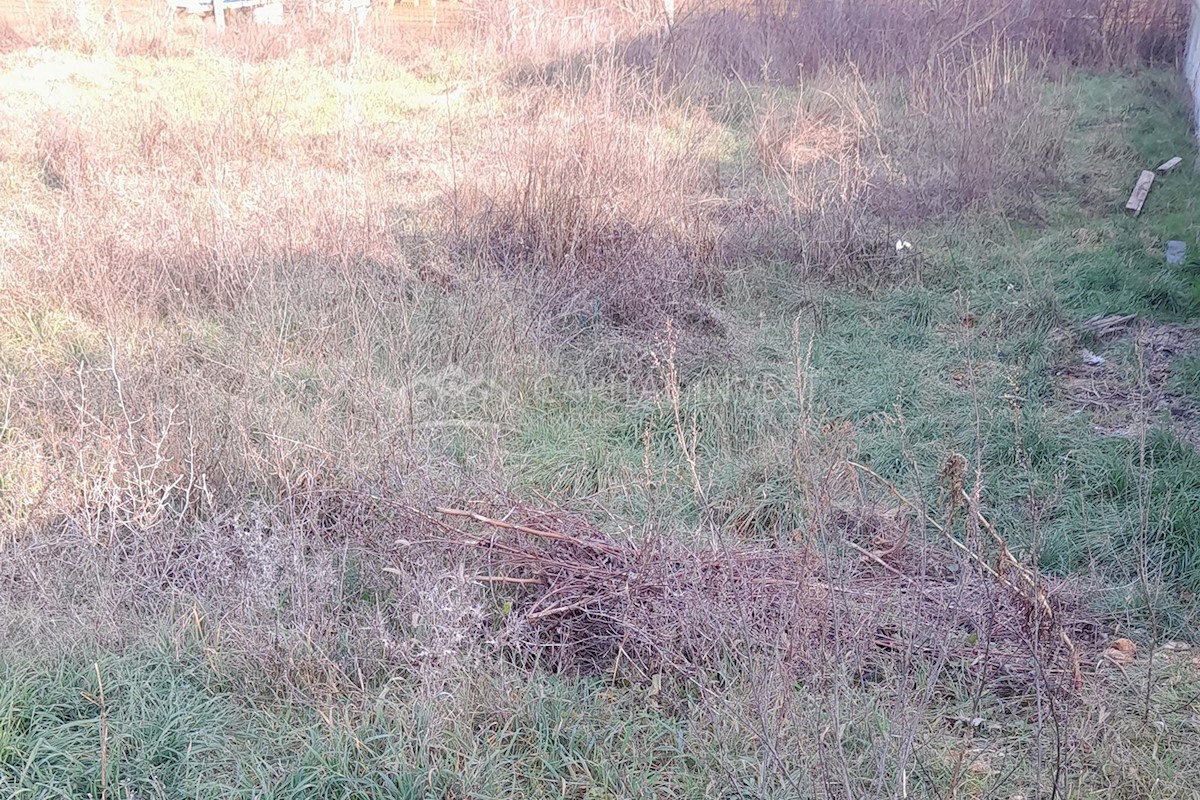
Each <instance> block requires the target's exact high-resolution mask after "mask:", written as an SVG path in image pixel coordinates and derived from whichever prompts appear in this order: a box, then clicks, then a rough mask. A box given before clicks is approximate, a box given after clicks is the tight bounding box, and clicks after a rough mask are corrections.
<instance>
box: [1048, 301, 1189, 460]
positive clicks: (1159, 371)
mask: <svg viewBox="0 0 1200 800" xmlns="http://www.w3.org/2000/svg"><path fill="white" fill-rule="evenodd" d="M1080 333H1081V336H1080V337H1079V338H1078V339H1077V341H1076V342H1075V345H1076V346H1075V347H1074V348H1073V349H1072V351H1071V361H1070V363H1069V364H1068V365H1067V366H1066V368H1065V369H1064V377H1065V387H1066V392H1067V397H1068V398H1069V399H1070V402H1071V404H1072V406H1073V407H1074V408H1075V410H1076V413H1079V412H1084V411H1086V412H1087V413H1088V414H1089V415H1090V416H1091V419H1092V424H1093V426H1094V427H1095V429H1096V430H1097V431H1098V432H1099V433H1101V434H1103V435H1105V436H1125V437H1136V436H1139V435H1141V433H1142V432H1144V431H1145V430H1148V429H1149V427H1151V426H1153V425H1154V424H1155V423H1156V422H1165V424H1166V425H1167V427H1168V428H1169V430H1170V431H1171V432H1172V433H1174V434H1175V435H1176V436H1178V437H1179V438H1180V439H1183V440H1185V441H1187V442H1189V443H1190V444H1191V445H1192V446H1193V447H1196V448H1200V405H1197V404H1196V403H1195V402H1194V401H1192V400H1190V399H1189V398H1187V397H1184V396H1182V395H1179V394H1177V393H1175V392H1173V391H1172V390H1171V388H1170V383H1171V375H1172V364H1173V363H1174V362H1175V360H1176V359H1178V358H1181V357H1183V356H1187V355H1190V354H1193V353H1197V352H1200V325H1180V324H1175V323H1159V322H1149V321H1147V320H1140V319H1138V318H1137V317H1134V316H1132V315H1129V316H1109V317H1097V318H1094V319H1091V320H1088V321H1087V322H1085V323H1084V324H1083V326H1082V328H1081V331H1080ZM1085 342H1086V343H1090V344H1091V345H1092V349H1088V348H1086V347H1084V344H1085ZM1124 343H1128V344H1129V345H1131V346H1132V348H1133V353H1134V358H1133V359H1132V362H1133V363H1132V364H1125V363H1122V360H1121V359H1118V358H1117V357H1116V350H1117V349H1118V348H1119V347H1120V346H1121V345H1122V344H1124ZM1093 350H1095V351H1096V352H1093Z"/></svg>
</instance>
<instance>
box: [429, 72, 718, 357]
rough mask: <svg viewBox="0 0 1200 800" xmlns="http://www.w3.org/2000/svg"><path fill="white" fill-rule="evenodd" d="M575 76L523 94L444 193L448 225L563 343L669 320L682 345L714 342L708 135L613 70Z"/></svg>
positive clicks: (710, 125)
mask: <svg viewBox="0 0 1200 800" xmlns="http://www.w3.org/2000/svg"><path fill="white" fill-rule="evenodd" d="M580 75H581V83H580V84H579V85H577V86H567V87H565V88H564V87H555V86H545V87H530V88H529V89H528V90H527V99H526V100H525V101H524V102H523V103H522V108H521V109H520V110H519V111H517V112H516V113H514V115H513V116H512V117H511V118H510V121H509V122H507V123H506V124H505V125H504V126H501V127H499V128H498V130H496V131H494V135H493V136H491V137H488V138H487V139H486V140H485V142H484V143H483V148H484V149H483V151H482V153H475V154H473V155H472V156H471V157H470V158H471V159H472V161H469V162H468V164H467V165H466V166H467V173H468V175H469V177H468V178H467V179H466V180H465V181H464V183H463V185H462V186H461V187H460V188H459V189H457V190H456V191H455V192H454V193H451V194H450V195H448V197H447V200H446V205H447V210H446V212H445V213H446V215H447V216H448V217H449V218H450V222H449V224H450V226H451V227H457V228H459V233H460V235H461V238H462V240H463V242H464V244H465V246H466V247H467V248H468V251H469V252H470V254H471V256H472V257H473V258H475V259H477V260H478V261H479V263H481V264H483V265H485V266H486V267H487V268H488V269H494V270H498V271H500V272H501V273H502V274H505V275H508V276H510V277H512V278H513V279H515V280H518V281H519V282H520V283H521V284H522V285H523V286H524V287H525V288H526V289H527V290H528V291H529V292H530V293H531V294H532V296H533V298H534V300H533V302H534V304H535V307H536V310H537V313H538V315H539V316H540V317H541V318H542V319H543V320H544V321H545V322H546V323H547V324H548V325H549V327H550V329H551V330H553V331H555V332H557V333H558V334H560V335H564V334H565V335H566V336H568V337H569V336H571V335H574V334H578V333H579V332H580V331H581V330H585V331H586V330H589V329H590V330H603V331H608V332H611V333H613V334H616V335H618V336H625V337H629V338H632V339H634V340H642V341H646V340H652V339H654V338H655V337H657V336H659V335H661V333H662V331H663V330H664V329H665V325H666V321H667V320H668V319H674V320H675V321H676V323H677V324H678V325H679V326H681V327H682V328H683V331H684V335H685V336H689V335H691V334H695V335H694V336H692V337H691V341H692V343H693V344H699V343H701V342H702V340H704V339H709V338H713V337H719V335H720V333H721V321H720V319H719V317H718V316H717V315H716V313H715V312H714V311H713V310H712V307H711V304H710V302H709V301H710V300H711V299H712V298H713V297H715V296H717V295H719V293H720V291H721V282H722V269H723V256H724V253H723V247H724V243H723V241H722V233H723V226H722V223H721V220H720V218H719V214H720V209H721V206H722V204H723V198H722V196H721V192H720V186H719V176H718V174H717V169H718V168H717V164H716V162H715V157H716V148H717V147H718V146H719V142H718V141H717V140H718V138H719V136H720V130H719V127H718V126H717V125H716V124H715V123H714V122H713V121H712V120H711V118H710V117H709V116H708V115H707V114H706V113H705V112H704V111H703V110H702V109H693V108H688V107H686V106H682V105H679V104H676V103H671V102H669V101H667V100H666V99H665V98H662V97H660V96H657V95H656V92H655V89H654V87H653V84H652V83H651V82H649V81H647V80H646V79H645V78H643V77H642V76H639V75H638V74H636V73H634V72H631V71H629V70H627V69H625V68H622V67H620V66H618V65H614V64H611V63H607V62H599V63H593V64H592V65H590V67H589V68H588V69H587V70H585V71H583V72H581V73H580ZM630 355H631V356H633V357H634V358H635V359H636V358H639V357H641V358H644V357H645V355H646V354H645V353H644V352H643V353H641V354H640V355H637V354H630Z"/></svg>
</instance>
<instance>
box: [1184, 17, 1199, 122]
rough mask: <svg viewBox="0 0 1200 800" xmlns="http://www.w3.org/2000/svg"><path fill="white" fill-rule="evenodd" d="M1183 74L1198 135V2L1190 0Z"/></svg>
mask: <svg viewBox="0 0 1200 800" xmlns="http://www.w3.org/2000/svg"><path fill="white" fill-rule="evenodd" d="M1183 74H1184V75H1186V76H1187V79H1188V83H1189V84H1191V87H1192V99H1193V104H1192V108H1193V110H1194V111H1195V115H1196V131H1197V132H1198V133H1200V0H1192V27H1191V30H1189V31H1188V43H1187V58H1186V60H1185V61H1184V66H1183Z"/></svg>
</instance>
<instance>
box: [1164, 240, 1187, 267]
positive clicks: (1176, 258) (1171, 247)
mask: <svg viewBox="0 0 1200 800" xmlns="http://www.w3.org/2000/svg"><path fill="white" fill-rule="evenodd" d="M1186 258H1187V243H1186V242H1181V241H1179V240H1178V239H1172V240H1171V241H1169V242H1167V263H1168V264H1182V263H1183V262H1184V259H1186Z"/></svg>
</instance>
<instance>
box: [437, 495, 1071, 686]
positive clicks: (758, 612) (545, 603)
mask: <svg viewBox="0 0 1200 800" xmlns="http://www.w3.org/2000/svg"><path fill="white" fill-rule="evenodd" d="M438 513H439V514H440V515H441V517H442V518H441V520H440V521H439V522H440V525H441V527H442V528H443V530H448V531H453V532H454V534H455V540H456V541H457V542H459V543H461V544H464V545H466V546H469V547H471V548H473V549H478V550H480V551H482V552H483V553H484V554H485V556H484V563H483V564H481V565H480V571H481V573H482V574H480V575H479V580H480V581H481V582H483V583H486V584H488V585H490V586H493V587H496V588H497V591H498V592H499V594H500V596H501V597H502V598H503V603H502V604H501V605H502V608H503V612H502V613H501V617H500V619H499V620H498V622H497V625H496V630H495V635H496V641H497V643H498V644H499V645H500V646H501V647H502V648H503V649H504V650H505V651H506V652H507V653H508V654H509V655H510V657H512V658H514V660H517V661H518V662H520V663H523V664H526V665H529V666H535V665H536V666H540V667H543V668H549V669H552V670H556V671H562V672H570V673H587V674H596V675H602V674H610V675H612V674H618V673H624V674H632V675H643V676H645V675H654V674H657V673H660V672H673V673H676V674H678V675H680V676H681V677H690V676H693V675H695V674H696V672H697V671H698V670H699V669H701V668H707V667H711V666H713V665H715V664H718V663H719V662H720V661H721V659H724V658H728V657H730V656H734V657H741V656H751V657H760V656H768V657H771V658H772V659H773V660H775V661H776V662H777V663H781V664H784V665H786V666H787V668H789V669H791V670H793V671H795V672H796V673H797V674H801V673H804V672H808V671H812V670H813V669H814V668H815V667H816V665H817V660H818V659H822V658H824V659H830V658H832V660H833V661H835V662H836V663H839V664H841V665H844V666H847V667H849V668H850V669H852V670H857V671H858V672H860V673H862V672H870V673H872V674H878V671H879V669H878V668H879V666H880V665H881V664H883V663H885V662H887V661H888V660H889V659H891V660H893V661H894V660H895V659H899V658H903V659H905V660H907V661H910V662H911V659H913V658H916V659H919V660H926V659H928V660H935V659H936V660H937V661H939V662H941V663H954V664H958V665H961V666H962V667H964V668H966V669H968V670H969V671H971V672H973V673H975V674H980V675H982V676H983V677H984V678H985V679H987V681H988V682H989V684H990V685H992V686H993V687H994V688H996V689H997V690H998V691H999V690H1000V687H1001V686H1003V687H1004V693H1006V694H1012V693H1014V692H1016V693H1020V692H1022V691H1023V690H1024V689H1030V688H1031V687H1033V686H1034V685H1035V684H1041V685H1044V684H1045V682H1046V680H1047V677H1048V676H1049V678H1050V680H1052V681H1053V682H1054V683H1055V684H1056V685H1058V686H1060V687H1061V688H1063V689H1066V688H1068V687H1069V686H1070V685H1072V684H1076V685H1077V681H1078V672H1077V670H1078V666H1077V665H1078V658H1077V655H1076V652H1075V645H1074V642H1073V641H1072V639H1071V638H1070V637H1069V636H1068V635H1067V634H1066V627H1065V626H1064V624H1063V619H1064V618H1063V617H1062V616H1060V615H1056V616H1054V624H1053V625H1052V626H1050V627H1052V629H1053V633H1054V635H1053V636H1051V637H1050V641H1049V642H1047V640H1046V637H1045V636H1044V635H1041V634H1039V629H1038V628H1037V625H1036V622H1038V621H1041V622H1043V623H1044V622H1046V620H1045V618H1044V616H1038V615H1043V614H1044V613H1045V608H1049V607H1050V605H1049V600H1048V595H1047V594H1046V592H1047V591H1048V590H1047V588H1046V586H1047V584H1045V582H1044V581H1043V582H1042V583H1041V584H1040V585H1041V587H1042V588H1040V589H1039V591H1038V593H1037V598H1038V600H1040V601H1041V602H1040V603H1039V604H1038V606H1037V608H1036V609H1034V610H1033V611H1032V612H1031V607H1030V605H1029V601H1028V599H1026V598H1025V597H1024V595H1023V594H1022V593H1020V592H1016V591H1012V590H1011V589H1012V587H1011V586H1010V585H1009V584H1011V583H1012V582H1013V578H1012V577H1011V575H1012V573H1011V572H1010V573H1009V574H1007V575H1005V578H1006V579H1007V580H1000V581H998V580H997V577H996V573H995V572H994V571H993V570H992V569H990V568H984V567H987V565H986V564H982V562H977V561H976V560H972V559H968V558H964V557H962V554H961V553H957V552H954V551H949V550H946V549H944V548H943V549H941V550H939V551H937V552H935V553H929V552H925V551H923V552H922V553H921V554H920V555H919V557H918V556H917V555H915V554H914V553H912V552H909V553H907V554H903V553H901V552H900V551H901V550H902V549H903V548H904V547H908V548H910V550H911V549H914V548H916V547H918V545H916V544H915V543H907V544H906V543H900V542H897V543H894V544H893V546H892V547H891V548H890V549H889V550H888V551H887V552H886V553H885V554H884V555H883V556H880V555H878V554H876V553H874V552H873V551H870V550H867V549H865V548H863V547H861V546H857V547H856V546H853V545H854V542H853V541H852V538H851V537H850V536H849V533H850V532H849V531H848V530H843V532H844V533H845V534H847V535H846V536H844V537H843V538H842V540H841V541H840V542H839V543H837V544H843V545H846V546H845V547H833V548H831V550H830V552H829V553H818V552H817V551H816V550H814V549H812V548H808V547H801V546H799V545H796V546H791V547H778V546H777V547H766V546H751V545H749V544H739V545H731V546H727V547H715V546H710V547H694V546H688V545H686V544H684V543H681V542H679V541H677V540H675V539H669V538H667V537H648V538H643V539H638V540H617V539H615V538H613V537H611V536H608V535H607V534H605V533H604V532H603V531H601V530H600V529H598V528H596V527H595V526H593V525H591V524H589V523H588V522H586V521H585V520H583V519H580V518H579V517H576V516H572V515H569V514H566V513H562V512H542V511H531V510H529V509H526V508H523V507H519V506H518V507H516V508H513V509H511V510H510V511H508V512H507V513H506V514H504V518H497V517H493V516H485V515H483V514H479V513H475V512H470V511H463V510H459V509H450V508H440V509H438ZM454 522H463V523H466V524H465V525H463V526H461V527H460V526H458V525H455V524H453V523H454ZM832 524H833V525H834V526H835V527H836V528H843V529H844V528H845V526H846V524H847V523H846V521H845V520H844V519H841V520H834V521H833V523H832ZM468 528H469V529H470V530H468ZM833 532H835V533H836V532H837V531H836V530H834V531H833ZM833 551H836V552H833ZM981 564H982V567H981Z"/></svg>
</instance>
